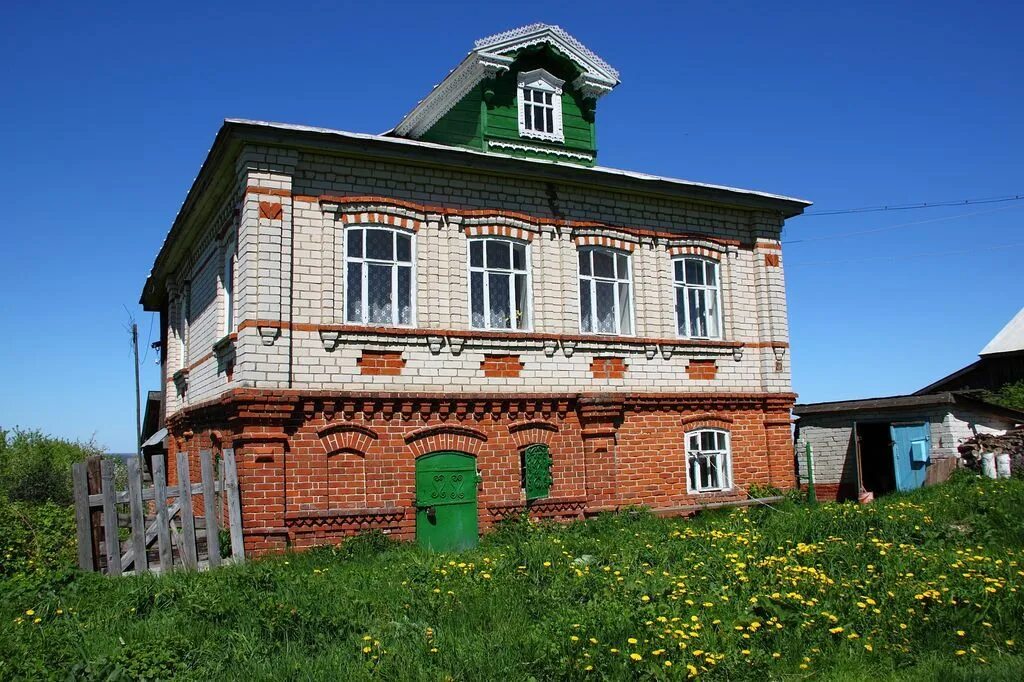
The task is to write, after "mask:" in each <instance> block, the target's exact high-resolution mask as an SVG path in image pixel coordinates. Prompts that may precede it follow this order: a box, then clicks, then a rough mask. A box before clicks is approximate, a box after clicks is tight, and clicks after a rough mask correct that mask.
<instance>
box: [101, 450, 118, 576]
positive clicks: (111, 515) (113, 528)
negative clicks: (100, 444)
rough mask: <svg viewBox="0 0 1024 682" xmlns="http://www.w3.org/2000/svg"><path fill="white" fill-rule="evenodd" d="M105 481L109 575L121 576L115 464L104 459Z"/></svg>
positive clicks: (104, 517)
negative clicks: (115, 502)
mask: <svg viewBox="0 0 1024 682" xmlns="http://www.w3.org/2000/svg"><path fill="white" fill-rule="evenodd" d="M100 478H101V479H102V481H103V491H102V492H103V543H104V545H105V546H106V550H107V574H108V575H115V576H116V575H121V540H120V538H118V537H117V507H116V506H115V505H114V496H115V495H117V490H116V489H115V488H114V463H113V462H111V461H110V460H108V459H104V460H103V461H102V462H101V463H100Z"/></svg>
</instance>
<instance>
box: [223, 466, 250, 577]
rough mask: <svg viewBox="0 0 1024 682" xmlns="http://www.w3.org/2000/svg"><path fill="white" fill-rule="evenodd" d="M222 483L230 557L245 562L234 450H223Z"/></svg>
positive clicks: (240, 502)
mask: <svg viewBox="0 0 1024 682" xmlns="http://www.w3.org/2000/svg"><path fill="white" fill-rule="evenodd" d="M224 481H225V485H226V487H227V496H228V526H229V528H230V529H231V556H232V558H233V559H234V560H235V561H237V562H239V563H241V562H242V561H245V539H244V537H243V536H242V500H241V498H240V497H239V492H238V468H237V467H236V466H235V450H234V448H225V449H224Z"/></svg>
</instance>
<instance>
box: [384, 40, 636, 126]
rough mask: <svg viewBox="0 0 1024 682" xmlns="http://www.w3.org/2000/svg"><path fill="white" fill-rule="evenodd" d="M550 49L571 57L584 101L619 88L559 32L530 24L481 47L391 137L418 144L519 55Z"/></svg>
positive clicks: (600, 63) (614, 74) (611, 74)
mask: <svg viewBox="0 0 1024 682" xmlns="http://www.w3.org/2000/svg"><path fill="white" fill-rule="evenodd" d="M542 43H543V44H548V45H551V46H552V47H553V48H555V49H556V50H558V51H559V52H560V53H561V54H563V55H565V56H566V57H568V58H569V59H570V60H571V61H572V62H573V63H574V64H575V65H576V66H577V67H578V68H579V69H580V70H581V71H582V73H581V74H580V76H579V77H578V78H576V80H574V81H573V86H574V87H576V88H579V90H580V92H581V93H582V94H583V96H584V97H591V98H594V99H597V98H599V97H601V96H603V95H604V94H606V93H608V92H611V90H612V88H614V87H615V86H616V85H618V84H619V72H618V71H616V70H615V69H613V68H612V67H611V66H610V65H609V64H608V63H607V62H605V61H604V60H603V59H601V58H600V57H598V56H597V55H596V54H594V53H593V52H591V51H590V50H589V49H587V48H586V46H584V45H583V43H581V42H580V41H578V40H576V38H573V37H572V36H571V35H569V34H568V33H566V32H565V31H564V30H563V29H562V28H560V27H558V26H551V25H549V24H530V25H529V26H523V27H522V28H517V29H515V30H512V31H506V32H504V33H498V34H496V35H493V36H489V37H487V38H483V39H481V40H478V41H476V43H475V47H474V48H473V50H472V51H471V52H470V53H469V54H468V55H466V58H465V59H463V60H462V63H461V64H459V65H458V66H457V67H455V68H454V69H453V70H452V71H451V72H450V73H449V74H448V75H447V76H446V77H445V79H444V80H443V81H441V83H439V84H438V85H436V86H435V87H434V89H433V90H432V91H431V92H430V94H428V95H427V96H426V97H424V98H423V99H422V100H421V101H420V102H419V103H418V104H417V105H416V107H415V108H414V109H413V110H412V111H411V112H409V113H408V114H406V116H405V118H403V119H402V120H401V121H400V122H399V123H398V125H397V126H395V129H394V130H393V131H392V132H393V133H394V134H395V135H398V136H400V137H410V138H412V139H418V138H419V137H421V136H422V135H423V134H424V133H426V132H427V131H428V130H430V128H431V127H433V125H434V124H435V123H437V122H438V120H440V118H441V117H442V116H444V115H445V114H447V113H448V112H449V111H451V109H452V107H454V106H455V105H456V104H458V103H459V101H460V100H462V98H463V97H465V96H466V95H467V94H468V93H469V91H470V90H472V89H473V88H474V87H476V85H477V84H478V83H480V81H482V80H484V79H485V78H493V77H494V76H496V75H498V74H499V73H501V72H503V71H507V70H508V68H509V66H510V65H511V64H512V61H513V57H512V56H510V55H513V54H514V53H516V52H518V51H519V50H522V49H523V48H525V47H531V46H533V45H540V44H542Z"/></svg>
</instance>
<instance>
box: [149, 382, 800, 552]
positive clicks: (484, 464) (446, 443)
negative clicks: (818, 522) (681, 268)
mask: <svg viewBox="0 0 1024 682" xmlns="http://www.w3.org/2000/svg"><path fill="white" fill-rule="evenodd" d="M792 401H793V396H792V394H785V395H768V394H705V395H696V394H695V395H684V394H674V395H669V396H658V395H656V394H636V395H630V396H621V397H614V396H590V397H584V398H560V397H558V396H555V395H550V394H548V395H545V394H535V395H529V394H523V395H517V396H514V397H513V396H495V395H475V396H459V397H453V396H445V395H437V394H423V395H408V394H406V395H403V394H390V393H382V394H379V395H367V394H351V393H332V392H329V391H321V392H298V391H285V390H257V389H234V390H232V391H231V392H229V393H228V394H226V395H225V396H224V397H222V398H221V399H219V400H215V401H211V402H208V403H205V404H203V405H200V406H196V407H192V408H188V409H186V410H184V411H182V412H180V413H178V414H176V415H174V416H173V417H172V418H171V419H170V420H169V421H168V428H169V429H170V432H171V436H172V437H171V439H170V442H171V451H172V452H171V455H172V456H173V455H174V454H175V453H176V452H177V451H178V450H185V451H187V452H188V453H189V455H190V461H191V460H195V461H194V462H193V465H194V466H198V452H199V450H200V449H202V448H210V447H212V448H214V449H218V448H221V447H229V446H233V447H234V448H235V452H236V458H237V461H238V471H239V480H240V486H241V490H242V508H243V526H244V529H245V540H246V549H247V551H248V552H250V553H256V554H260V553H264V552H268V551H279V550H281V549H285V548H287V547H296V548H301V547H308V546H311V545H314V544H322V543H328V542H336V541H338V540H340V539H342V538H344V537H346V536H348V535H351V534H354V533H357V532H361V531H364V530H367V529H380V530H383V531H384V532H386V533H389V534H393V535H395V536H397V537H399V538H404V539H412V538H413V537H415V513H414V512H415V509H414V500H415V463H416V458H417V457H420V456H422V455H425V454H428V453H431V452H437V451H440V450H455V451H459V452H465V453H467V454H470V455H473V456H474V457H476V460H477V469H478V471H479V472H480V476H481V482H480V486H479V492H478V500H479V503H478V520H479V524H480V527H481V529H482V530H486V529H488V528H490V527H491V526H493V524H494V523H496V522H497V521H499V520H500V519H502V518H506V517H507V516H509V515H510V514H515V513H519V512H520V511H522V510H525V509H528V510H529V513H530V514H531V515H533V516H535V517H538V518H554V519H574V518H580V517H582V516H587V515H591V514H595V513H598V512H600V511H603V510H611V509H618V508H620V507H623V506H628V505H637V504H643V505H648V506H651V507H653V508H655V509H657V510H660V511H662V512H664V513H672V510H673V509H676V508H680V509H682V508H690V507H692V506H693V505H698V504H702V503H705V502H712V501H723V500H732V499H743V498H744V497H745V491H746V489H747V487H748V486H749V485H751V484H753V483H757V484H760V485H775V486H778V487H780V488H791V487H793V485H794V484H795V481H794V477H793V468H792V457H793V445H792V440H791V439H790V438H789V430H788V409H789V406H790V405H791V404H792ZM709 424H710V425H714V426H716V427H717V428H725V429H727V430H728V431H729V432H730V434H731V444H732V458H733V461H732V466H733V475H734V482H735V485H734V488H733V490H731V491H727V492H723V493H714V494H702V495H690V494H687V489H686V464H685V434H686V432H687V431H689V430H692V429H694V428H699V427H700V426H702V425H709ZM535 443H543V444H545V445H547V446H548V447H549V449H550V452H551V456H552V478H553V484H552V487H551V494H550V496H549V497H548V498H544V499H541V500H537V501H535V502H532V503H530V504H529V505H527V503H526V500H525V493H524V491H523V488H522V480H521V473H520V452H521V450H522V448H523V447H526V446H528V445H532V444H535ZM172 483H173V479H172Z"/></svg>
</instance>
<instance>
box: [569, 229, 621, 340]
mask: <svg viewBox="0 0 1024 682" xmlns="http://www.w3.org/2000/svg"><path fill="white" fill-rule="evenodd" d="M579 276H580V331H583V332H589V333H593V334H620V335H630V334H632V333H633V293H632V280H633V278H632V273H631V270H630V257H629V256H628V255H627V254H624V253H622V252H620V251H615V250H614V249H605V248H600V247H593V246H588V247H583V248H581V249H580V250H579Z"/></svg>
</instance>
